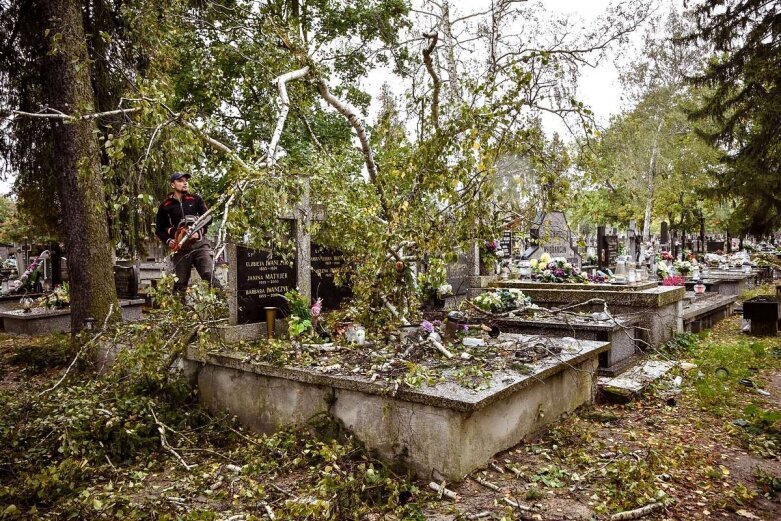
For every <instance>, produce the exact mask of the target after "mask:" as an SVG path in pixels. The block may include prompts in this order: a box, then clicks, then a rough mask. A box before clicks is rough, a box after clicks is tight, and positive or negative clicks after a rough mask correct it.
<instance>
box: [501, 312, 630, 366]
mask: <svg viewBox="0 0 781 521" xmlns="http://www.w3.org/2000/svg"><path fill="white" fill-rule="evenodd" d="M614 318H615V320H614V319H611V318H607V317H598V318H594V317H593V316H590V315H578V316H573V315H568V316H566V318H564V317H556V316H550V315H542V316H540V317H533V316H529V317H526V316H523V317H504V318H500V319H498V320H494V321H492V323H493V324H496V325H498V326H499V327H500V328H501V330H502V332H506V333H522V334H525V335H540V336H545V337H554V338H562V337H572V338H575V339H577V340H594V341H598V342H609V343H610V349H608V350H607V351H604V352H602V353H601V354H600V355H599V374H600V375H608V376H612V375H616V374H618V373H620V372H621V371H622V370H624V369H626V368H627V367H628V366H629V365H631V364H632V362H633V361H634V360H635V354H636V353H638V352H641V351H642V346H639V345H638V342H639V341H638V338H637V332H636V330H635V325H637V324H638V323H639V319H638V318H637V317H632V316H620V315H619V316H617V317H614Z"/></svg>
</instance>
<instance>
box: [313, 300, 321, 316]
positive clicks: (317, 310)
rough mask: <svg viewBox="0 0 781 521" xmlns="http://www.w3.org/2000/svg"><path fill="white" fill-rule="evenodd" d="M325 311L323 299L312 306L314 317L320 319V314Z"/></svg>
mask: <svg viewBox="0 0 781 521" xmlns="http://www.w3.org/2000/svg"><path fill="white" fill-rule="evenodd" d="M322 310H323V299H321V298H319V299H317V300H316V301H315V303H314V304H312V316H313V317H319V316H320V312H321V311H322Z"/></svg>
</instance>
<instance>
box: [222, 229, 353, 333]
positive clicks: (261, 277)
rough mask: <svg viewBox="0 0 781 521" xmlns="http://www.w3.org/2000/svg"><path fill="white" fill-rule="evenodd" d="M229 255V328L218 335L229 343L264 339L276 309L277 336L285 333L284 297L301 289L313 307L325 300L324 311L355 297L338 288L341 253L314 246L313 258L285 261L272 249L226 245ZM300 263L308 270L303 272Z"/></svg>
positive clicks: (285, 304)
mask: <svg viewBox="0 0 781 521" xmlns="http://www.w3.org/2000/svg"><path fill="white" fill-rule="evenodd" d="M226 252H227V256H228V261H229V262H228V264H229V268H228V286H227V292H228V326H225V327H222V328H220V335H221V336H222V338H223V339H224V340H225V341H226V342H238V341H241V340H245V341H249V340H256V339H259V338H265V336H266V331H267V330H266V308H276V309H277V310H278V313H277V318H278V320H277V322H276V335H277V336H280V335H281V334H283V333H284V331H285V323H284V320H283V319H284V317H285V315H286V314H287V301H286V300H285V299H284V298H283V297H282V295H284V294H285V293H286V292H288V291H290V290H293V289H296V288H297V287H298V290H299V292H300V293H301V294H302V295H304V296H307V297H308V296H309V295H307V294H306V293H304V291H311V292H312V293H313V294H312V301H313V302H314V300H315V299H317V298H322V299H323V310H331V309H336V308H338V307H339V305H340V304H341V303H342V302H343V301H344V299H347V298H350V297H351V296H352V291H351V288H350V287H349V285H347V286H338V285H337V284H336V283H335V275H336V271H337V270H339V269H341V268H342V267H343V266H344V264H345V262H346V260H345V257H344V255H343V254H342V253H341V252H339V251H336V250H332V249H327V248H323V247H321V246H319V245H313V246H312V247H311V252H312V256H311V258H308V257H305V256H304V255H302V254H299V255H297V256H296V258H289V259H287V258H284V257H282V256H281V255H279V254H276V255H275V254H273V253H272V252H270V251H268V250H257V249H252V248H246V247H244V246H240V245H236V244H228V246H227V247H226ZM301 264H303V265H304V266H305V267H306V270H302V269H301ZM304 274H305V275H304ZM302 276H303V277H304V279H302V278H301V277H302ZM302 280H303V281H304V282H305V284H302Z"/></svg>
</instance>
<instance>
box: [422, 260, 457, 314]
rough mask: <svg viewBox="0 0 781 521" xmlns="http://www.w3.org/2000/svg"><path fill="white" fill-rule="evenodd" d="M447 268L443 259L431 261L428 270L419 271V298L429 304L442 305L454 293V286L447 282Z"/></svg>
mask: <svg viewBox="0 0 781 521" xmlns="http://www.w3.org/2000/svg"><path fill="white" fill-rule="evenodd" d="M446 278H447V270H446V269H445V263H444V262H442V260H439V259H435V260H432V261H431V262H430V263H429V266H428V270H426V271H425V272H421V273H418V277H417V282H418V298H419V299H420V301H421V302H422V303H423V304H424V305H427V306H431V305H433V306H434V307H442V306H444V305H445V302H444V300H445V297H448V296H450V295H452V294H453V286H451V285H450V284H448V283H447V282H446Z"/></svg>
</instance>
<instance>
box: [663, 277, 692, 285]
mask: <svg viewBox="0 0 781 521" xmlns="http://www.w3.org/2000/svg"><path fill="white" fill-rule="evenodd" d="M685 285H686V279H685V278H683V277H681V276H680V275H672V276H670V277H667V278H665V279H664V280H663V281H662V286H685Z"/></svg>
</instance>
